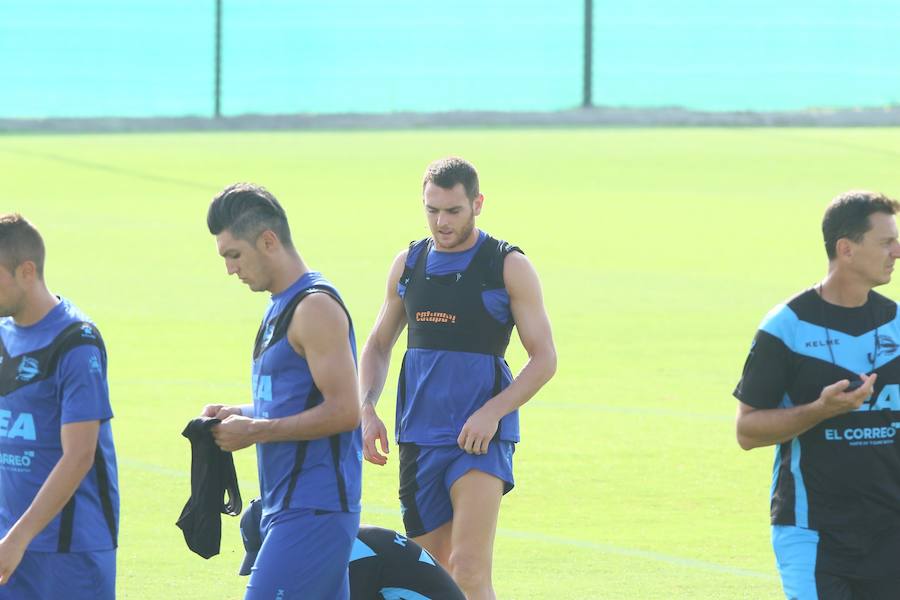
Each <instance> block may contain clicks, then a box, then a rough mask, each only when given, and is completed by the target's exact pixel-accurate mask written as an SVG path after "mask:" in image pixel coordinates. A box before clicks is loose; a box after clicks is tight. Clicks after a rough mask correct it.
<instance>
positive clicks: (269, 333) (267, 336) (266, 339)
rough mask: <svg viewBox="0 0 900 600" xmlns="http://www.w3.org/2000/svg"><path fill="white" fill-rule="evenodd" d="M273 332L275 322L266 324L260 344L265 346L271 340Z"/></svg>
mask: <svg viewBox="0 0 900 600" xmlns="http://www.w3.org/2000/svg"><path fill="white" fill-rule="evenodd" d="M274 333H275V323H269V324H268V325H266V332H265V333H264V334H263V339H262V346H263V348H265V347H266V346H268V345H269V342H271V341H272V335H273V334H274Z"/></svg>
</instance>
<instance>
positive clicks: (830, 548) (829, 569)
mask: <svg viewBox="0 0 900 600" xmlns="http://www.w3.org/2000/svg"><path fill="white" fill-rule="evenodd" d="M772 547H773V548H774V550H775V560H776V562H777V564H778V572H779V573H780V574H781V584H782V587H783V588H784V595H785V596H786V597H787V598H788V600H855V599H858V598H866V599H867V600H896V599H897V597H898V590H900V576H898V574H897V571H896V557H897V556H898V553H900V531H898V530H897V529H894V528H890V527H886V528H885V530H884V531H882V532H880V533H879V534H878V535H866V536H860V535H858V534H857V533H854V532H844V533H842V534H835V533H833V532H829V533H825V532H820V531H816V530H813V529H806V528H803V527H795V526H792V525H774V526H773V527H772Z"/></svg>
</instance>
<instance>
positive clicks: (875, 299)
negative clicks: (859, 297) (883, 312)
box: [869, 290, 897, 312]
mask: <svg viewBox="0 0 900 600" xmlns="http://www.w3.org/2000/svg"><path fill="white" fill-rule="evenodd" d="M869 302H871V303H872V306H873V307H875V308H876V309H889V310H893V311H895V312H896V310H897V301H896V300H893V299H891V298H888V297H887V296H885V295H883V294H879V293H878V292H876V291H875V290H872V291H871V292H869Z"/></svg>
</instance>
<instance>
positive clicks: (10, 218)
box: [0, 213, 46, 279]
mask: <svg viewBox="0 0 900 600" xmlns="http://www.w3.org/2000/svg"><path fill="white" fill-rule="evenodd" d="M45 254H46V251H45V250H44V239H43V238H42V237H41V234H40V233H38V230H37V229H36V228H35V226H34V225H32V224H31V223H30V222H29V221H28V219H26V218H25V217H23V216H22V215H20V214H18V213H9V214H5V215H0V264H2V265H3V266H4V267H6V269H7V270H8V271H9V272H10V273H12V272H13V271H15V270H16V267H18V266H19V265H21V264H22V263H24V262H25V261H28V260H30V261H31V262H33V263H34V266H35V270H36V271H37V276H38V278H39V279H43V278H44V256H45Z"/></svg>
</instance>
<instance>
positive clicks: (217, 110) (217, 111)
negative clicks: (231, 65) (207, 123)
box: [213, 0, 222, 119]
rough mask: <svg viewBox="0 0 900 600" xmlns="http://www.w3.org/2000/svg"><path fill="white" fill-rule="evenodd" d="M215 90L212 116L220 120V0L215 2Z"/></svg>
mask: <svg viewBox="0 0 900 600" xmlns="http://www.w3.org/2000/svg"><path fill="white" fill-rule="evenodd" d="M215 61H216V64H215V71H216V77H215V78H216V89H215V98H214V102H215V109H214V111H213V116H214V117H215V118H217V119H218V118H220V117H221V116H222V0H216V58H215Z"/></svg>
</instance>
